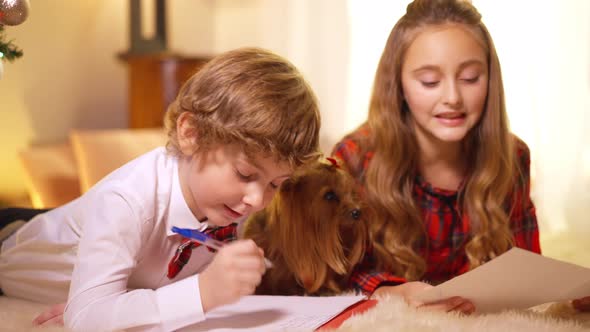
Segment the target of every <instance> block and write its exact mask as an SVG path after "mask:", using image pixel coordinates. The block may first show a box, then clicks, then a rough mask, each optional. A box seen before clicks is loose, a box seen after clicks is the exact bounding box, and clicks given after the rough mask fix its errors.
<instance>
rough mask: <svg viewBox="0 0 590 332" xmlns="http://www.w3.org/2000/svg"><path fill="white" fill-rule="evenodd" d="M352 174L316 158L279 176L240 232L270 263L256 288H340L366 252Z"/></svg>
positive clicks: (335, 290)
mask: <svg viewBox="0 0 590 332" xmlns="http://www.w3.org/2000/svg"><path fill="white" fill-rule="evenodd" d="M355 188H356V185H355V182H354V180H353V179H352V177H351V176H350V175H349V174H348V173H346V172H345V171H343V170H341V169H340V168H338V167H337V166H335V165H332V164H327V163H320V162H318V163H315V164H313V165H311V166H310V167H307V168H305V169H302V170H300V171H297V172H296V173H295V174H294V175H293V176H292V177H291V179H289V180H286V181H285V182H283V184H282V185H281V187H280V190H279V193H278V194H277V195H276V196H275V197H274V198H273V201H272V202H271V204H270V205H269V207H267V208H266V209H265V210H263V211H261V212H259V213H257V214H255V215H254V216H252V217H250V218H249V219H248V221H246V224H245V225H244V236H245V237H247V238H252V239H254V241H255V242H256V243H257V244H258V245H259V246H260V247H261V248H262V249H264V252H265V254H266V255H267V256H268V258H269V259H270V260H271V261H272V262H273V263H274V265H275V266H274V267H273V268H271V269H269V270H267V272H266V274H265V276H264V278H263V281H262V284H261V285H260V287H259V288H258V290H257V293H259V294H281V295H289V294H310V295H311V294H328V293H338V292H341V291H343V290H344V289H345V288H346V286H347V284H348V279H349V277H350V274H351V272H352V270H353V268H354V267H355V265H356V264H358V263H359V262H360V260H361V259H362V256H363V254H364V249H365V245H366V243H367V241H368V240H369V239H368V227H367V221H366V215H367V213H366V208H365V207H364V206H363V205H362V203H361V200H360V198H359V195H358V193H357V191H356V189H355Z"/></svg>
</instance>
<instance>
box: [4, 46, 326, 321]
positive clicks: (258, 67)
mask: <svg viewBox="0 0 590 332" xmlns="http://www.w3.org/2000/svg"><path fill="white" fill-rule="evenodd" d="M166 127H167V130H168V137H169V142H168V144H167V147H166V149H164V148H159V149H156V150H154V151H151V152H148V153H147V154H145V155H143V156H141V157H139V158H137V159H136V160H133V161H131V162H129V163H128V164H126V165H124V166H123V167H121V168H119V169H118V170H116V171H114V172H113V173H111V174H110V175H108V176H107V177H106V178H105V179H103V180H102V181H101V182H99V183H98V184H97V185H96V186H94V187H93V188H92V189H91V190H90V191H89V192H88V193H86V194H85V195H83V196H82V197H80V198H78V199H76V200H74V201H73V202H71V203H69V204H67V205H64V206H62V207H59V208H56V209H54V210H51V211H49V212H47V213H44V214H41V215H38V216H37V217H35V218H34V219H32V220H31V221H29V222H28V223H27V224H26V225H25V226H23V227H22V228H20V229H19V230H18V231H17V232H16V233H15V234H14V235H13V236H11V237H10V238H8V239H7V240H6V241H4V243H3V244H2V252H1V254H0V288H1V289H2V291H3V292H4V293H5V294H6V295H8V296H14V297H20V298H24V299H29V300H33V301H40V302H46V303H59V302H63V301H65V300H66V299H67V305H66V307H65V312H64V321H65V325H66V326H67V327H69V328H71V329H73V330H81V331H89V330H93V331H94V330H100V331H105V330H107V331H112V330H122V329H131V328H136V329H141V330H158V331H160V330H163V331H170V330H175V329H178V328H181V327H183V326H186V325H190V324H193V323H196V322H199V321H201V320H203V319H204V313H205V312H207V311H209V310H210V309H212V308H214V307H217V306H219V305H222V304H227V303H230V302H233V301H236V300H237V299H238V298H239V297H241V296H243V295H247V294H252V293H253V291H254V289H255V287H256V285H257V284H258V283H259V282H260V279H261V276H262V274H263V273H264V271H265V266H264V261H263V257H264V256H263V252H262V250H261V249H260V248H258V247H257V246H256V245H255V244H254V242H252V241H250V240H248V241H246V240H239V241H235V242H233V243H231V244H228V245H226V246H224V247H223V248H222V249H221V250H219V252H217V253H216V254H215V255H214V254H213V253H211V252H210V251H208V250H207V249H206V248H204V247H202V246H198V247H195V248H193V249H192V251H191V250H190V248H189V250H188V251H186V250H185V251H184V252H183V253H180V252H179V251H178V249H179V248H183V247H186V245H185V242H186V239H182V238H181V237H180V236H179V235H176V234H174V233H173V232H172V231H171V228H172V226H177V227H181V228H192V229H199V230H203V231H204V230H205V229H207V228H208V227H224V226H228V225H229V229H225V228H224V229H221V231H219V230H218V231H217V232H214V233H224V234H225V235H226V236H227V235H230V237H231V235H232V234H234V232H233V231H232V225H235V224H234V223H235V222H236V221H238V220H239V219H241V218H242V217H245V216H247V215H248V214H250V213H253V212H255V211H258V210H260V209H262V208H264V207H265V206H266V205H267V204H268V202H269V201H270V199H271V197H272V196H273V195H274V193H275V191H276V189H277V187H278V186H279V185H280V184H281V183H282V182H283V181H284V180H285V179H287V178H288V177H289V176H290V174H291V173H292V172H293V170H294V169H295V168H297V167H298V166H300V165H302V164H304V163H306V162H308V161H310V160H312V159H313V158H315V157H316V155H317V151H318V136H319V128H320V116H319V111H318V107H317V102H316V98H315V96H314V94H313V92H312V90H311V88H310V87H309V85H308V84H307V83H306V82H305V81H304V79H303V78H302V77H301V75H300V73H299V72H298V71H297V69H296V68H295V67H294V66H293V65H291V64H290V63H289V62H287V61H286V60H285V59H283V58H281V57H279V56H277V55H274V54H272V53H270V52H268V51H265V50H261V49H254V48H244V49H238V50H235V51H230V52H227V53H224V54H222V55H220V56H218V57H216V58H215V59H213V60H212V61H211V62H210V63H208V64H207V65H206V66H205V67H204V68H202V69H201V70H200V71H199V72H198V73H197V74H195V75H194V76H193V77H192V78H190V79H189V80H188V81H187V82H186V83H185V85H184V86H183V88H182V89H181V91H180V92H179V95H178V97H177V98H176V100H175V101H174V102H173V103H172V104H171V106H170V107H169V109H168V112H167V114H166ZM113 148H116V147H113ZM175 254H176V255H175ZM191 255H192V258H191V259H190V260H188V258H189V257H190V256H191ZM171 259H172V260H171ZM187 260H188V262H187V263H186V261H187ZM183 262H185V263H186V265H184V264H185V263H183ZM68 289H69V291H68Z"/></svg>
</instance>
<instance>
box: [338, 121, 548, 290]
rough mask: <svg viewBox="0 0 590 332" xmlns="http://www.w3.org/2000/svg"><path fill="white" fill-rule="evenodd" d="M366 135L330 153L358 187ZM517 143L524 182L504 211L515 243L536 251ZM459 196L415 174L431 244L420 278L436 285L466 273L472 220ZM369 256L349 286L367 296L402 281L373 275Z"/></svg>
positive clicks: (522, 148)
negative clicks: (508, 216) (424, 269)
mask: <svg viewBox="0 0 590 332" xmlns="http://www.w3.org/2000/svg"><path fill="white" fill-rule="evenodd" d="M368 137H369V130H368V128H367V126H366V125H365V126H363V127H361V128H359V129H358V130H357V131H355V132H353V133H352V134H350V135H348V136H346V137H345V138H344V139H343V140H342V141H341V142H340V143H338V144H337V145H336V146H335V148H334V151H333V152H332V154H333V156H335V157H337V158H339V159H340V160H342V162H343V164H344V167H345V168H346V169H347V170H348V171H349V172H350V173H351V174H352V175H353V176H354V177H355V178H356V179H357V181H358V183H359V185H361V186H362V185H364V183H365V173H366V170H367V168H368V165H369V162H370V160H371V157H372V156H373V151H371V150H370V149H367V148H364V147H365V146H367V144H365V143H366V142H367V138H368ZM516 139H517V141H518V142H517V153H518V158H519V161H520V164H521V168H522V171H523V179H522V181H519V182H518V183H517V185H516V188H515V190H514V191H513V192H512V194H511V195H510V196H509V199H508V202H509V203H513V204H507V205H506V211H507V212H509V215H510V227H511V230H512V233H513V235H514V243H515V245H516V246H517V247H520V248H523V249H527V250H530V251H532V252H536V253H540V252H541V248H540V244H539V232H538V228H537V217H536V215H535V206H534V205H533V202H532V201H531V200H530V196H529V189H530V188H529V186H530V180H529V169H530V153H529V150H528V147H527V146H526V144H525V143H524V142H522V141H521V140H519V139H518V138H516ZM361 146H362V147H361ZM458 194H459V193H458V192H457V191H449V190H441V189H437V188H434V187H432V186H431V185H430V184H429V183H427V182H426V181H424V179H422V178H421V177H420V176H419V175H417V176H416V179H415V185H414V190H413V195H414V199H415V201H416V202H417V206H418V207H419V209H420V212H421V214H422V217H423V218H424V222H425V226H426V227H425V229H426V231H427V235H428V243H429V244H430V248H429V250H428V251H426V248H425V247H422V248H421V250H422V254H423V256H424V258H425V260H426V264H427V271H426V273H425V275H424V276H423V279H424V280H425V281H428V282H432V283H439V282H442V281H446V280H449V279H451V278H453V277H455V276H457V275H460V274H462V273H464V272H467V271H468V270H469V261H468V258H467V255H466V254H465V251H464V246H465V244H466V243H467V242H468V241H469V239H470V236H471V235H470V220H469V216H467V215H466V214H462V213H461V207H460V206H459V204H458V200H457V196H458ZM509 205H510V206H509ZM511 206H513V208H512V207H511ZM511 210H512V211H511ZM368 253H369V254H368V255H367V256H366V259H365V261H364V262H363V263H362V264H360V265H359V267H358V268H357V269H356V271H355V273H354V275H353V276H352V280H351V282H352V283H353V284H352V285H351V286H352V287H354V288H356V289H357V290H359V291H362V292H365V293H372V292H373V291H374V290H375V289H376V288H377V287H378V286H380V285H383V284H399V283H402V282H404V279H403V278H399V277H395V276H393V275H391V274H389V273H382V272H379V271H374V266H375V264H374V258H373V257H372V256H371V255H370V251H368Z"/></svg>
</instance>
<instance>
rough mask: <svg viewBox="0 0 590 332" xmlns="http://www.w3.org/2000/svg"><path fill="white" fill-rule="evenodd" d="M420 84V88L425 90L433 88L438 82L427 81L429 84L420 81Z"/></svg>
mask: <svg viewBox="0 0 590 332" xmlns="http://www.w3.org/2000/svg"><path fill="white" fill-rule="evenodd" d="M420 83H422V86H424V87H426V88H434V87H435V86H437V85H438V81H429V82H425V81H421V82H420Z"/></svg>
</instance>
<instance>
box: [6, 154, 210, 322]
mask: <svg viewBox="0 0 590 332" xmlns="http://www.w3.org/2000/svg"><path fill="white" fill-rule="evenodd" d="M173 225H174V226H178V227H184V228H199V229H204V228H205V227H206V226H207V225H206V224H205V223H200V222H199V221H198V220H197V219H196V218H195V217H194V215H193V214H192V213H191V211H190V210H189V208H188V206H187V204H186V202H185V200H184V198H183V196H182V192H181V189H180V183H179V180H178V159H177V158H176V157H174V156H171V155H169V154H167V153H166V150H165V149H164V148H158V149H155V150H153V151H151V152H148V153H146V154H145V155H143V156H141V157H139V158H137V159H135V160H133V161H131V162H129V163H128V164H126V165H124V166H123V167H121V168H119V169H117V170H116V171H114V172H113V173H111V174H109V175H108V176H107V177H106V178H105V179H103V180H102V181H101V182H99V183H98V184H96V186H94V187H93V188H92V189H91V190H90V191H88V193H86V194H85V195H83V196H82V197H80V198H78V199H76V200H74V201H72V202H71V203H68V204H66V205H64V206H62V207H59V208H56V209H54V210H52V211H49V212H47V213H45V214H42V215H39V216H37V217H35V218H34V219H33V220H31V221H29V222H28V223H27V224H26V225H25V226H23V227H22V228H20V229H19V230H18V231H17V232H16V233H15V234H14V235H13V236H11V237H10V238H9V239H7V240H6V241H5V242H4V243H3V245H2V250H1V253H0V288H1V289H2V290H3V291H4V293H5V294H6V295H9V296H14V297H19V298H24V299H29V300H33V301H37V302H46V303H60V302H64V301H65V300H66V299H67V300H68V304H67V307H66V311H65V314H64V320H65V324H66V326H67V327H69V328H71V329H74V330H79V331H112V330H120V329H128V328H138V329H139V330H153V331H171V330H175V329H178V328H180V327H183V326H186V325H189V324H194V323H196V322H199V321H201V320H204V313H203V308H202V304H201V297H200V291H199V283H198V275H196V273H198V272H200V271H202V270H203V269H204V268H205V266H206V265H207V264H208V263H209V262H210V261H211V259H212V255H213V254H212V253H210V252H209V251H208V250H207V249H205V248H204V247H198V248H196V249H194V250H193V252H192V255H191V259H190V261H189V263H188V264H187V265H185V266H184V268H183V269H182V271H181V272H180V273H179V274H178V275H177V276H176V277H175V278H174V279H172V280H170V279H168V277H167V276H166V274H167V271H168V263H169V262H170V259H171V258H172V257H173V256H174V253H175V251H176V249H177V248H178V245H179V244H180V242H181V238H180V236H178V235H175V234H174V233H172V232H171V230H170V229H171V227H172V226H173ZM72 270H73V271H72ZM68 288H69V293H68ZM68 294H69V295H68Z"/></svg>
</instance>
